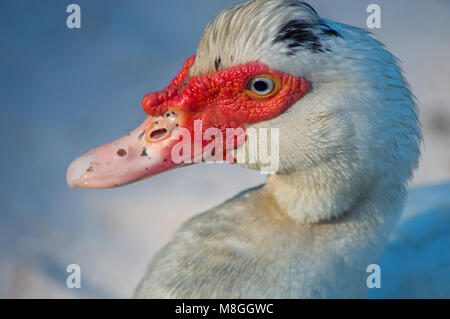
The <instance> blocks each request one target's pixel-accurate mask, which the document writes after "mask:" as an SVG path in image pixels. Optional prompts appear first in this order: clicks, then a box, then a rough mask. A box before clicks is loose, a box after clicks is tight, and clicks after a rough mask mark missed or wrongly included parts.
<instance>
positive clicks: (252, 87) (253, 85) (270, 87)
mask: <svg viewBox="0 0 450 319" xmlns="http://www.w3.org/2000/svg"><path fill="white" fill-rule="evenodd" d="M276 88H277V84H276V83H275V81H274V80H273V79H272V78H269V77H265V76H257V77H253V78H251V79H249V80H248V82H247V86H246V89H247V90H248V91H250V92H251V93H253V94H255V95H257V96H259V97H267V96H268V95H271V94H272V93H273V92H274V91H275V90H276Z"/></svg>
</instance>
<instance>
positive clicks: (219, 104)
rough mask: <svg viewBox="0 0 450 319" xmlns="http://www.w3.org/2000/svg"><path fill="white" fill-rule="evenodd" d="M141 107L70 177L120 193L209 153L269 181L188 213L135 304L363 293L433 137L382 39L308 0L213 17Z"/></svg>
mask: <svg viewBox="0 0 450 319" xmlns="http://www.w3.org/2000/svg"><path fill="white" fill-rule="evenodd" d="M142 108H143V110H144V111H145V113H146V114H147V117H146V118H145V120H144V122H143V123H142V124H141V125H139V126H138V127H137V128H136V129H134V130H133V131H131V132H130V133H128V134H126V135H125V136H124V137H122V138H119V139H117V140H115V141H113V142H110V143H107V144H104V145H102V146H99V147H96V148H94V149H92V150H90V151H88V152H86V153H84V154H83V155H81V156H80V157H78V158H77V159H75V160H74V161H73V162H72V163H71V164H70V166H69V168H68V171H67V183H68V185H69V186H71V187H84V188H110V187H119V186H123V185H127V184H130V183H133V182H136V181H138V180H142V179H144V178H147V177H150V176H153V175H156V174H160V173H163V172H164V171H167V170H171V169H174V168H178V167H183V166H186V165H191V164H195V163H199V162H205V161H222V162H227V163H230V164H233V165H239V166H242V167H244V168H248V169H252V170H259V171H261V172H262V173H264V174H267V181H266V183H265V184H263V185H261V186H259V187H256V188H252V189H248V190H245V191H243V192H241V193H239V194H238V195H236V196H235V197H233V198H231V199H229V200H227V201H226V202H225V203H223V204H221V205H219V206H217V207H214V208H212V209H210V210H208V211H206V212H203V213H200V214H198V215H196V216H194V217H193V218H191V219H189V220H188V221H186V222H185V223H184V224H183V225H182V226H181V228H180V229H179V230H178V231H177V232H176V233H175V235H174V236H173V238H172V239H171V241H170V242H169V243H168V244H167V245H166V246H165V247H164V248H162V249H161V250H160V251H159V252H158V253H157V254H156V255H155V256H154V257H153V259H152V261H151V262H150V265H149V267H148V269H147V271H146V274H145V276H144V277H143V279H142V281H141V282H140V284H139V285H138V287H137V288H136V290H135V293H134V297H135V298H362V297H364V296H365V295H366V294H367V291H368V284H367V277H368V272H367V269H368V266H369V265H373V264H376V263H377V261H378V260H379V258H380V255H381V254H382V252H383V250H384V249H385V247H386V245H387V243H388V241H389V238H390V236H391V234H392V232H393V231H394V229H395V227H396V225H397V223H398V221H399V218H400V216H401V214H402V211H403V208H404V202H405V198H406V195H407V185H408V182H409V181H410V179H411V178H412V175H413V171H414V169H415V168H416V167H417V165H418V160H419V156H420V147H421V140H422V136H421V130H420V124H419V120H418V115H417V103H416V101H415V98H414V96H413V94H412V93H411V91H410V88H409V85H408V83H407V80H406V79H405V77H404V75H403V72H402V70H401V68H400V66H399V60H398V59H397V58H396V57H395V56H394V55H392V54H391V53H390V52H389V51H388V50H387V48H386V47H385V46H384V45H383V44H382V43H380V42H379V41H377V40H376V39H374V38H373V36H372V35H371V34H369V33H368V32H367V31H365V30H363V29H360V28H357V27H353V26H349V25H345V24H342V23H338V22H335V21H332V20H328V19H325V18H322V17H320V16H319V14H318V13H317V12H316V11H315V10H314V8H313V7H311V6H310V5H309V4H307V3H306V2H303V1H297V0H251V1H247V2H244V3H242V4H238V5H235V6H232V7H230V8H227V9H225V10H224V11H222V12H221V13H220V14H218V15H217V16H216V17H215V18H214V19H213V20H212V21H211V22H210V23H209V24H208V25H207V26H206V28H205V30H204V33H203V35H202V37H201V40H200V43H199V45H198V48H197V52H196V53H195V55H193V56H191V57H190V58H188V59H187V60H186V61H185V62H184V64H183V66H182V68H181V70H180V71H179V72H178V74H177V75H176V76H175V77H174V78H173V80H172V81H171V82H170V84H169V85H168V86H167V87H166V88H164V89H162V90H160V91H157V92H151V93H148V94H146V95H145V96H144V98H143V100H142ZM269 133H270V134H269ZM269 135H270V137H269ZM255 141H257V143H255ZM263 150H266V151H267V152H266V153H268V150H270V151H271V155H272V156H271V158H270V160H272V159H273V161H268V156H262V155H261V154H262V153H264V152H262V151H263ZM255 154H256V155H255ZM266 155H267V154H266ZM272 162H273V163H272ZM268 163H269V164H268ZM272 164H273V165H272ZM268 167H269V168H268Z"/></svg>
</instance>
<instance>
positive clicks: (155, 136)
mask: <svg viewBox="0 0 450 319" xmlns="http://www.w3.org/2000/svg"><path fill="white" fill-rule="evenodd" d="M168 134H169V131H168V130H167V129H166V128H159V129H156V130H154V131H151V132H150V134H149V135H148V139H149V140H150V141H152V142H155V141H159V140H162V139H163V138H165V137H166V136H167V135H168Z"/></svg>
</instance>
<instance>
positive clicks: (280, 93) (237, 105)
mask: <svg viewBox="0 0 450 319" xmlns="http://www.w3.org/2000/svg"><path fill="white" fill-rule="evenodd" d="M194 61H195V55H193V56H191V57H190V58H189V59H187V60H186V61H185V62H184V65H183V68H182V70H181V71H180V72H179V73H178V74H177V76H176V77H175V78H174V79H173V80H172V82H171V83H170V85H169V86H168V87H166V88H165V89H163V90H161V91H159V92H155V93H148V94H147V95H146V96H144V98H143V100H142V107H143V109H144V111H145V112H146V113H147V114H149V115H151V116H159V115H162V114H163V113H164V112H166V111H167V110H169V109H170V110H177V111H182V112H187V113H189V115H188V119H187V120H186V122H185V125H184V127H186V128H188V129H190V130H191V132H192V130H193V123H194V120H202V124H203V125H202V130H203V132H204V131H205V130H206V129H208V128H210V127H215V128H219V129H220V130H221V131H222V133H223V134H224V135H223V138H224V141H225V130H226V128H242V129H243V130H244V131H245V125H246V124H251V123H256V122H261V121H266V120H269V119H272V118H274V117H276V116H278V115H279V114H280V113H282V112H283V111H284V110H286V109H287V108H288V107H289V106H291V105H292V104H293V103H294V102H295V101H297V100H298V99H300V98H301V97H302V96H303V95H304V94H306V92H307V91H308V90H309V88H310V83H309V81H308V80H306V79H305V78H302V77H296V76H293V75H290V74H288V73H283V72H280V71H277V70H273V69H271V68H269V67H268V66H267V65H265V64H262V63H259V62H250V63H246V64H241V65H237V66H233V67H230V68H227V69H225V70H223V71H218V72H214V73H209V74H205V75H201V76H194V77H191V78H189V77H188V74H189V69H190V68H191V67H192V65H193V64H194ZM260 75H264V76H269V77H271V78H272V79H274V80H275V81H276V82H278V88H277V91H276V92H274V94H271V95H270V96H269V97H258V96H256V95H255V94H252V92H249V91H248V90H247V89H246V84H247V81H248V79H249V78H252V77H254V76H260ZM183 84H184V85H183ZM191 136H193V134H191ZM207 143H208V141H204V144H207ZM237 144H240V143H236V142H235V147H237V146H238V145H237Z"/></svg>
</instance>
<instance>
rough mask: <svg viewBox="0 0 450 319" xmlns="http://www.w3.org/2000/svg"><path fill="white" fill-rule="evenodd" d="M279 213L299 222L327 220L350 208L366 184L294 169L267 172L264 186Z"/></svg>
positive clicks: (366, 191)
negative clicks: (293, 170)
mask: <svg viewBox="0 0 450 319" xmlns="http://www.w3.org/2000/svg"><path fill="white" fill-rule="evenodd" d="M265 188H266V189H267V191H268V192H270V193H271V194H272V196H273V197H274V199H275V201H276V203H277V204H278V206H279V208H280V209H281V211H282V212H283V213H286V214H287V215H288V216H289V217H290V218H292V219H294V220H296V221H299V222H303V223H316V222H321V221H329V220H331V219H334V218H338V217H339V216H341V215H343V214H346V213H349V212H351V210H352V208H353V207H354V206H356V205H357V204H358V203H359V202H360V201H361V200H363V199H364V197H365V196H367V193H368V192H369V191H370V185H367V183H361V181H352V180H350V179H345V178H343V177H342V176H340V174H339V172H335V173H331V172H330V173H329V174H316V173H310V172H307V173H303V172H295V173H291V174H275V175H271V176H269V178H268V180H267V184H266V186H265Z"/></svg>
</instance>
